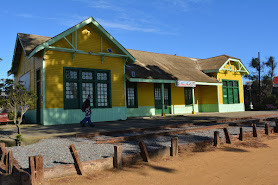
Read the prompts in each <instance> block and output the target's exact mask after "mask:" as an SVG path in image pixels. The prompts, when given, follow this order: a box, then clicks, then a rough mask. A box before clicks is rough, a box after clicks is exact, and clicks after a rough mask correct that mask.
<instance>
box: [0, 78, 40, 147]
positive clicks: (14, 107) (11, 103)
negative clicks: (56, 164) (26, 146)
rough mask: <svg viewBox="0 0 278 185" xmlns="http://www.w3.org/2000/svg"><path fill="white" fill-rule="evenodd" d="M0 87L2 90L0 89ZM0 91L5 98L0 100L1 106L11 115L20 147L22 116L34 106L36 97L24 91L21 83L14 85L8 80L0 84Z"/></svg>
mask: <svg viewBox="0 0 278 185" xmlns="http://www.w3.org/2000/svg"><path fill="white" fill-rule="evenodd" d="M1 87H2V88H1ZM0 89H1V91H2V92H5V94H6V97H5V98H2V99H0V102H1V104H2V106H4V107H5V108H6V109H7V110H8V111H9V112H11V113H12V114H13V122H14V124H15V126H16V127H17V133H18V134H17V142H18V144H19V145H20V143H21V140H22V137H21V123H22V119H23V116H24V114H25V113H26V112H27V111H28V110H29V109H30V108H31V106H34V105H35V103H36V100H37V97H36V95H35V94H34V93H31V92H28V91H26V89H24V87H23V85H22V84H21V83H14V82H11V81H10V80H9V81H8V82H6V81H5V82H2V83H1V84H0Z"/></svg>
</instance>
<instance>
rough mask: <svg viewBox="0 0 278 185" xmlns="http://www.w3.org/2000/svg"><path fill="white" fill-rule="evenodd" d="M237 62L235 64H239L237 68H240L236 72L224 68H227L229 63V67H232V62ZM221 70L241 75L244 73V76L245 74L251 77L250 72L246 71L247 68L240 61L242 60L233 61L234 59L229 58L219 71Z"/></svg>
mask: <svg viewBox="0 0 278 185" xmlns="http://www.w3.org/2000/svg"><path fill="white" fill-rule="evenodd" d="M231 61H232V62H235V63H237V65H238V66H237V67H238V68H239V69H238V70H236V71H234V70H232V69H224V67H225V66H226V64H227V63H229V65H230V62H231ZM241 69H243V70H241ZM221 70H223V71H234V72H241V73H243V74H245V75H249V71H248V70H247V69H246V67H245V66H244V65H243V63H242V62H241V61H240V60H238V59H233V58H229V59H228V60H227V61H226V62H225V63H224V64H223V65H222V66H221V67H220V68H219V71H221Z"/></svg>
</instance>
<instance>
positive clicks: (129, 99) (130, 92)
mask: <svg viewBox="0 0 278 185" xmlns="http://www.w3.org/2000/svg"><path fill="white" fill-rule="evenodd" d="M126 103H127V108H138V95H137V83H132V82H126Z"/></svg>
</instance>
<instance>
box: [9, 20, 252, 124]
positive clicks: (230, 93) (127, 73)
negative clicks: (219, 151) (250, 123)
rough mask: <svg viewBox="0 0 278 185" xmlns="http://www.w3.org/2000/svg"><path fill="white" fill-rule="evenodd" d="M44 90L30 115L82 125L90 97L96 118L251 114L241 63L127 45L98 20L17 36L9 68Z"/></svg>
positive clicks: (44, 120)
mask: <svg viewBox="0 0 278 185" xmlns="http://www.w3.org/2000/svg"><path fill="white" fill-rule="evenodd" d="M9 73H10V74H13V75H14V79H15V81H19V80H20V81H23V82H24V85H25V88H26V89H27V90H30V91H33V92H35V93H36V94H37V96H38V100H37V103H36V106H35V107H33V109H32V110H29V111H28V112H27V113H26V119H27V121H29V122H32V123H40V124H43V125H55V124H70V123H79V121H80V120H81V119H82V118H83V116H84V115H83V114H84V113H83V112H82V111H81V110H80V108H81V105H82V102H83V101H84V100H85V99H86V97H87V96H88V95H91V97H92V100H91V106H92V120H93V121H94V122H100V121H114V120H125V119H127V118H128V117H136V116H153V115H162V114H185V113H196V112H232V111H233V112H234V111H244V102H243V101H244V100H243V99H244V98H243V97H244V95H243V84H242V76H243V75H245V74H248V71H247V70H246V68H245V67H244V66H243V64H242V63H241V61H240V60H239V59H237V58H234V57H229V56H226V55H222V56H218V57H213V58H209V59H204V60H201V59H193V58H187V57H180V56H174V55H166V54H158V53H151V52H144V51H137V50H127V49H125V48H124V47H123V46H122V45H121V44H120V43H119V42H118V41H116V40H115V39H114V38H113V37H112V36H111V35H110V34H109V33H108V32H107V31H106V30H105V29H104V28H103V27H102V26H101V25H99V23H98V22H97V21H95V20H94V19H93V18H92V17H90V18H88V19H86V20H84V21H82V22H81V23H79V24H77V25H75V26H73V27H71V28H69V29H68V30H66V31H64V32H62V33H60V34H58V35H57V36H55V37H44V36H38V35H30V34H22V33H18V35H17V39H16V45H15V51H14V57H13V63H12V68H11V70H10V71H9Z"/></svg>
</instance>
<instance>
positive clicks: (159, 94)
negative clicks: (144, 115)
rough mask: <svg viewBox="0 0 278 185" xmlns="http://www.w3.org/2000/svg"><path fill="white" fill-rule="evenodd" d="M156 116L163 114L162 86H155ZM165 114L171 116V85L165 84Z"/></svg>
mask: <svg viewBox="0 0 278 185" xmlns="http://www.w3.org/2000/svg"><path fill="white" fill-rule="evenodd" d="M154 101H155V102H154V103H155V114H156V115H161V114H162V91H161V84H154ZM164 112H165V114H171V84H164Z"/></svg>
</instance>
